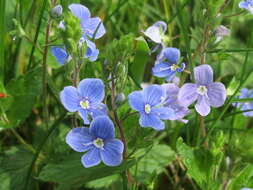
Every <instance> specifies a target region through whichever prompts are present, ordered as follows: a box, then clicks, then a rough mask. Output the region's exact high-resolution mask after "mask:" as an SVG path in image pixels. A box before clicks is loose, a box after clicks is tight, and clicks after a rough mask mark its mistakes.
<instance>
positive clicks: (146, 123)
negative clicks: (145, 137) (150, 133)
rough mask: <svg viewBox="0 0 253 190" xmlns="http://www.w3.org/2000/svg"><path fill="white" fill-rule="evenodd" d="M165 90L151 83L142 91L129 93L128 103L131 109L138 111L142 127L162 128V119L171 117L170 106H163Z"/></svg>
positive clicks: (172, 112) (172, 113)
mask: <svg viewBox="0 0 253 190" xmlns="http://www.w3.org/2000/svg"><path fill="white" fill-rule="evenodd" d="M164 98H165V91H164V89H163V88H162V87H161V86H159V85H151V86H148V87H146V88H145V89H144V90H143V91H134V92H132V93H131V94H129V96H128V99H129V104H130V106H131V108H132V109H134V110H136V111H138V112H139V113H140V120H139V123H140V125H141V126H142V127H152V128H154V129H155V130H162V129H164V122H163V121H162V120H166V119H169V118H171V117H173V115H174V111H173V110H172V109H171V108H168V107H163V106H162V103H163V100H164Z"/></svg>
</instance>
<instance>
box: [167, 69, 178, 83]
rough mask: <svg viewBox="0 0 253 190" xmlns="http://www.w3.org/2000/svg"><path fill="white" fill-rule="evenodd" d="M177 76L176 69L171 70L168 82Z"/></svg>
mask: <svg viewBox="0 0 253 190" xmlns="http://www.w3.org/2000/svg"><path fill="white" fill-rule="evenodd" d="M175 76H176V71H171V72H170V74H169V75H168V76H167V77H166V81H167V82H171V81H172V80H173V79H174V78H175Z"/></svg>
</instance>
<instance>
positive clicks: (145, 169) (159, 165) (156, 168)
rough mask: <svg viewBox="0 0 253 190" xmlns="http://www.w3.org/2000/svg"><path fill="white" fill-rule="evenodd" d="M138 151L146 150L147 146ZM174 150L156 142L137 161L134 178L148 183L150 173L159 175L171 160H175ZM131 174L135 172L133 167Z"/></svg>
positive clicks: (138, 152)
mask: <svg viewBox="0 0 253 190" xmlns="http://www.w3.org/2000/svg"><path fill="white" fill-rule="evenodd" d="M140 152H147V148H145V149H140V150H138V151H137V153H136V154H140ZM175 158H176V156H175V152H174V151H173V150H172V149H171V148H170V147H169V146H168V145H165V144H157V145H154V146H153V147H152V149H151V150H149V152H148V153H147V154H146V155H145V156H144V157H143V158H142V159H141V160H140V161H139V162H138V165H137V172H136V176H135V178H136V179H135V180H137V181H138V182H141V183H148V181H149V178H150V176H151V175H155V176H157V175H159V174H161V173H162V172H163V171H165V170H166V166H168V165H169V164H170V163H171V162H172V161H173V160H175ZM131 171H132V174H133V175H134V174H135V167H133V168H132V169H131Z"/></svg>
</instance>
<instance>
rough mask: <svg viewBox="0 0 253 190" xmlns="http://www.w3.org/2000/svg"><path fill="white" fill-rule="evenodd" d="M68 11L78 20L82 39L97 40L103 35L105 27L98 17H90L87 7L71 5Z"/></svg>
mask: <svg viewBox="0 0 253 190" xmlns="http://www.w3.org/2000/svg"><path fill="white" fill-rule="evenodd" d="M69 9H70V11H71V12H72V14H73V15H75V16H76V17H77V18H79V19H80V22H81V28H82V31H83V38H84V39H92V38H93V37H94V39H98V38H101V37H102V36H103V35H104V34H105V27H104V25H103V23H102V21H101V19H100V18H99V17H91V14H90V11H89V9H88V8H87V7H85V6H83V5H81V4H71V5H69ZM93 35H94V36H93Z"/></svg>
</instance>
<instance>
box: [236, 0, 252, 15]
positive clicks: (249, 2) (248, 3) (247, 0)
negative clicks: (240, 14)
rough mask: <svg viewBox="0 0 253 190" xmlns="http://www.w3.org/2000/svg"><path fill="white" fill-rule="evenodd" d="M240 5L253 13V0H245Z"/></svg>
mask: <svg viewBox="0 0 253 190" xmlns="http://www.w3.org/2000/svg"><path fill="white" fill-rule="evenodd" d="M239 7H240V8H242V9H246V10H248V11H249V12H250V13H251V14H253V0H245V1H241V2H240V3H239Z"/></svg>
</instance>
